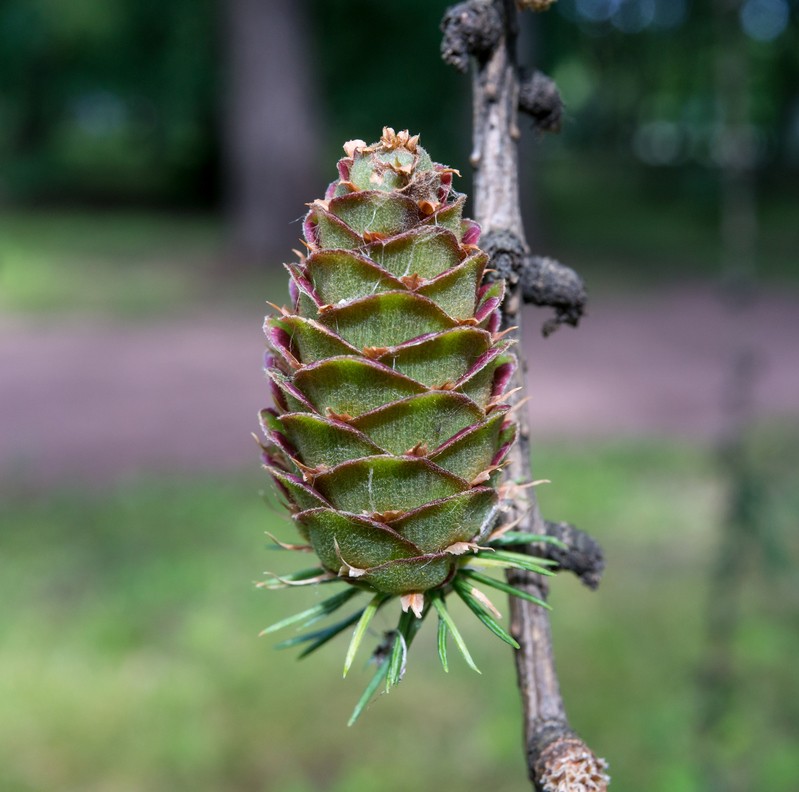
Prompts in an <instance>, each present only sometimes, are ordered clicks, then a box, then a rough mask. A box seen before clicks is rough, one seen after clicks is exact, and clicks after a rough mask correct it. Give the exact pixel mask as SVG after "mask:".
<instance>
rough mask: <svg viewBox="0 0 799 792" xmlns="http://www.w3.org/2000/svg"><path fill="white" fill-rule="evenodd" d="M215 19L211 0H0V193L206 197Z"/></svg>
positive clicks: (211, 186)
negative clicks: (0, 174)
mask: <svg viewBox="0 0 799 792" xmlns="http://www.w3.org/2000/svg"><path fill="white" fill-rule="evenodd" d="M215 23H216V4H215V3H214V2H213V0H168V1H167V2H163V0H72V1H71V2H69V3H63V2H60V1H59V0H5V2H4V3H3V4H2V6H0V117H2V119H3V123H2V125H0V129H2V132H0V161H2V162H3V163H4V167H3V182H2V188H3V192H4V193H5V194H6V195H5V197H6V198H9V197H10V198H13V199H15V200H33V199H38V200H42V199H45V200H64V199H66V198H71V199H73V200H74V199H78V200H84V201H85V200H100V199H106V200H107V199H109V198H112V199H114V200H115V201H116V202H131V201H135V202H141V201H150V202H152V201H154V200H160V201H163V200H170V201H172V202H178V203H181V204H184V205H196V204H197V203H207V201H208V199H209V197H210V196H212V195H214V194H215V192H216V190H217V189H218V186H217V184H216V175H215V171H216V168H215V167H214V163H215V161H216V157H217V141H216V139H215V121H214V118H215V115H216V103H217V97H218V91H219V85H218V82H219V80H218V77H217V73H218V64H219V62H220V58H219V52H218V49H217V39H216V32H215ZM209 166H210V167H209Z"/></svg>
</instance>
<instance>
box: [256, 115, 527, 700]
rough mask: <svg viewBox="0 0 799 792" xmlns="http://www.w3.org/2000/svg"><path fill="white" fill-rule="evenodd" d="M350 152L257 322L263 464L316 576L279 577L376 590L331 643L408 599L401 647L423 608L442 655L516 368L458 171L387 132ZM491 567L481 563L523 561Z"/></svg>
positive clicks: (488, 499)
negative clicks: (279, 297) (263, 345)
mask: <svg viewBox="0 0 799 792" xmlns="http://www.w3.org/2000/svg"><path fill="white" fill-rule="evenodd" d="M344 150H345V152H346V155H347V156H346V157H344V158H343V159H341V160H340V161H339V163H338V172H339V178H338V180H337V181H334V182H333V183H332V184H331V185H330V187H329V188H328V190H327V193H326V195H325V198H324V200H317V201H314V202H313V203H312V204H310V211H309V212H308V214H307V216H306V218H305V222H304V235H305V242H306V247H307V248H308V255H307V256H301V258H300V261H299V262H298V263H295V264H290V265H287V269H288V271H289V274H290V295H291V303H292V305H291V308H290V309H280V311H279V315H276V316H274V317H270V318H268V319H267V320H266V323H265V331H266V335H267V339H268V344H269V347H270V354H269V356H268V358H267V369H266V370H267V374H268V377H269V379H270V381H271V387H272V396H273V401H274V405H275V406H274V408H273V409H268V410H264V411H263V412H262V413H261V424H262V428H263V431H264V433H265V436H266V442H265V443H264V446H263V448H264V458H265V461H266V466H267V469H268V470H269V472H270V473H271V475H272V477H273V478H274V480H275V482H276V483H277V486H278V489H279V490H280V492H281V493H282V495H283V496H284V497H285V500H286V501H287V504H288V508H289V510H290V511H291V513H292V517H293V520H294V522H295V524H296V526H297V529H298V531H299V533H300V534H301V535H302V537H303V538H304V540H305V541H306V542H307V543H308V545H309V547H308V548H306V549H311V548H312V550H313V552H314V553H315V554H316V556H317V557H318V559H319V561H320V564H321V567H320V568H319V569H318V570H315V571H311V572H309V573H308V574H307V575H299V576H295V579H293V580H286V579H277V580H278V582H280V581H282V582H285V583H295V584H299V583H305V582H326V581H329V580H331V579H338V580H341V581H343V582H346V583H350V584H352V585H353V586H354V587H355V588H356V590H359V591H366V592H370V593H371V594H372V597H373V599H372V604H371V606H370V607H371V609H370V607H367V608H365V609H364V610H363V611H361V612H359V613H358V614H356V615H353V616H352V617H351V618H350V619H349V620H346V623H342V624H343V625H344V627H340V629H339V630H338V631H339V632H340V631H341V630H342V629H344V628H345V627H347V626H349V625H351V624H353V623H355V621H356V617H357V618H358V619H360V621H359V628H363V629H362V630H361V634H362V632H363V630H365V624H363V622H364V620H367V621H368V618H371V615H373V612H374V611H375V610H377V608H379V607H381V606H382V605H383V604H384V603H385V602H387V601H388V600H389V599H390V598H391V597H395V596H398V597H400V598H401V604H402V609H403V611H405V612H406V614H405V616H404V617H403V618H404V621H403V620H401V622H400V628H399V630H400V632H402V633H403V636H404V639H405V640H404V641H403V644H404V645H405V647H406V648H407V644H408V643H409V642H410V638H411V637H412V635H413V633H414V632H415V629H416V626H414V625H413V624H412V621H413V622H415V621H416V619H412V614H415V615H416V616H418V617H422V616H423V615H425V614H426V613H427V611H428V610H429V607H430V605H431V604H432V605H434V606H435V608H436V610H437V611H438V613H439V617H440V618H441V619H443V620H444V622H443V623H444V625H445V626H444V627H443V628H440V629H443V632H444V642H445V639H446V632H447V629H453V628H454V625H451V620H450V619H449V617H448V615H447V614H446V610H445V605H444V599H443V597H444V595H446V594H447V593H448V592H450V591H452V590H455V591H457V592H458V593H459V594H461V596H462V597H464V596H465V597H467V598H468V597H474V596H475V590H474V588H473V587H472V586H471V584H470V583H469V584H467V583H466V580H467V578H468V576H470V575H473V574H474V573H473V572H471V570H470V569H469V568H468V563H467V559H472V560H474V559H475V555H478V556H479V555H480V554H481V552H482V550H481V544H483V543H485V542H486V541H487V540H488V539H489V535H490V534H491V533H492V530H493V529H494V527H495V526H494V523H495V521H496V516H497V512H498V507H499V494H498V492H497V489H496V487H497V485H498V483H499V477H500V475H501V470H500V466H501V464H502V461H503V459H504V458H505V456H506V454H507V452H508V449H509V448H510V446H511V444H512V443H513V440H514V436H515V425H514V424H513V423H512V421H511V420H510V417H509V409H510V408H509V407H508V405H507V404H503V394H504V392H505V388H506V385H507V383H508V382H509V380H510V377H511V374H512V372H513V369H514V367H515V356H514V355H513V354H512V352H510V351H509V346H510V343H509V342H508V341H504V340H502V334H500V333H499V332H498V330H499V322H500V315H499V305H500V302H501V300H502V296H503V284H502V282H494V283H490V284H483V283H482V280H483V274H484V270H485V267H486V264H487V256H486V254H485V253H483V252H482V251H480V250H479V248H478V247H477V246H476V243H477V240H478V236H479V227H478V226H477V224H476V223H474V222H473V221H470V220H465V219H463V218H462V208H463V204H464V201H465V196H463V195H460V194H458V193H456V192H454V191H453V190H452V186H451V185H452V176H453V173H455V171H453V170H452V169H450V168H447V167H444V166H442V165H438V164H436V163H434V162H432V160H431V159H430V157H429V155H428V154H427V152H426V151H425V150H424V149H423V148H421V147H420V146H419V145H418V136H416V137H411V136H409V134H408V133H407V132H400V133H399V134H396V133H395V132H394V131H393V130H392V129H388V128H387V129H384V130H383V136H382V137H381V139H380V140H379V141H378V142H377V143H374V144H373V145H371V146H367V145H366V144H365V143H364V142H363V141H360V140H355V141H350V142H349V143H347V144H345V146H344ZM486 555H487V554H486ZM497 555H500V556H501V555H503V554H502V553H499V554H496V553H495V554H493V556H494V557H493V558H492V559H488V561H496V563H495V565H496V566H508V565H515V564H514V563H511V561H512V559H511V560H510V561H507V562H506V563H504V564H502V563H499V561H501V559H497V558H496V556H497ZM505 555H508V556H512V555H515V554H512V553H510V554H508V553H506V554H505ZM532 560H535V559H532ZM479 577H480V578H483V577H485V576H482V575H479ZM265 585H266V586H267V587H275V585H272V584H265ZM489 585H491V584H489ZM505 585H506V584H505ZM495 587H501V586H500V585H497V586H495ZM502 590H507V588H503V589H502ZM476 597H477V600H478V602H477V603H471V604H470V602H469V601H468V600H467V604H469V605H470V607H472V606H473V605H474V607H472V610H475V608H476V607H477V608H480V612H478V610H475V613H477V615H478V616H481V613H482V614H483V615H485V614H489V618H490V620H491V621H492V622H493V621H494V619H493V616H490V612H489V609H488V608H486V607H484V606H483V605H482V603H483V602H485V603H487V600H486V598H485V596H484V595H482V594H481V593H480V592H476ZM332 599H335V597H334V598H332ZM345 599H346V598H345ZM336 602H338V601H336ZM323 604H324V603H323ZM334 604H335V603H334ZM488 606H489V608H490V603H489V604H488ZM329 607H330V608H333V604H331V605H330V606H329ZM336 607H338V605H337V604H336ZM333 609H335V608H333ZM326 612H327V611H326ZM330 612H332V610H331V611H330ZM364 614H366V615H364ZM317 615H319V614H317ZM301 616H302V615H301ZM309 618H310V617H309ZM314 618H315V617H314ZM409 619H411V620H412V621H409ZM300 620H301V618H300V617H297V618H296V619H295V620H292V619H290V620H284V621H283V622H281V623H280V624H279V625H275V626H274V628H275V629H276V628H277V627H279V626H284V625H285V624H288V623H295V621H300ZM482 620H483V621H484V622H486V619H482ZM486 623H487V624H488V622H486ZM336 626H338V625H336ZM488 626H490V627H491V628H492V629H493V626H491V625H490V624H489V625H488ZM496 626H497V627H498V628H499V630H501V631H502V632H504V630H503V628H501V627H499V625H496ZM271 629H272V628H270V630H271ZM494 631H495V632H496V630H494ZM324 633H325V631H318V632H317V633H312V634H310V635H309V636H306V637H301V638H300V639H294V640H293V641H289V642H286V643H287V644H288V643H299V642H300V641H301V640H306V639H307V640H319V637H320V636H321V637H322V638H324V639H325V640H327V637H328V636H326V635H325V634H324ZM358 633H359V630H358V628H356V637H357V636H358ZM334 634H335V633H334ZM497 634H500V633H497ZM329 637H332V636H329ZM453 637H455V638H456V641H458V645H459V647H460V645H461V642H460V640H459V639H460V636H459V635H458V636H457V637H456V636H455V635H454V634H453ZM354 640H355V639H354ZM359 640H360V637H357V641H359ZM511 641H512V639H511ZM312 646H313V644H312ZM440 648H441V647H440ZM403 651H404V649H403ZM445 651H446V648H445V647H444V652H445ZM462 651H463V650H462ZM351 654H352V647H351V652H350V655H351ZM349 659H351V658H349ZM403 659H404V657H403ZM467 659H469V660H470V658H468V653H467ZM442 662H444V663H445V664H446V660H445V655H444V656H442ZM384 665H385V663H384ZM387 672H388V675H389V684H391V683H392V681H398V679H399V672H397V674H395V675H394V676H395V677H396V678H395V679H392V673H391V669H390V668H389V669H387Z"/></svg>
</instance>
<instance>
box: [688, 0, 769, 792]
mask: <svg viewBox="0 0 799 792" xmlns="http://www.w3.org/2000/svg"><path fill="white" fill-rule="evenodd" d="M741 4H742V0H716V2H715V3H714V6H713V8H714V12H715V20H714V21H715V25H716V37H717V41H716V56H715V60H716V64H715V65H716V100H717V107H718V114H719V118H718V143H717V145H718V151H717V160H718V162H719V165H720V172H719V176H720V182H721V184H720V186H721V190H720V229H719V230H720V242H721V254H722V276H723V281H724V286H725V291H726V295H725V296H726V297H727V301H728V314H729V324H730V335H729V342H730V364H729V374H728V377H727V382H726V384H725V391H724V394H723V396H724V404H723V409H724V413H725V424H726V426H725V430H724V436H723V437H722V438H721V443H720V447H719V459H720V463H721V467H722V471H723V474H724V476H725V478H726V485H727V503H726V514H725V516H724V522H723V525H722V532H721V535H720V537H719V546H718V550H717V558H716V561H715V565H714V569H713V573H712V575H711V578H710V592H709V593H710V601H709V606H708V614H707V615H708V647H707V650H706V656H705V659H704V668H703V674H702V680H703V683H704V684H703V696H702V699H701V717H700V742H699V747H700V750H701V752H702V770H703V774H704V779H703V780H704V788H705V789H706V790H707V792H743V790H746V789H751V788H752V784H753V783H754V780H753V779H752V778H751V777H750V776H749V775H748V772H749V768H746V767H745V766H744V763H743V762H742V760H741V759H740V758H738V760H737V761H731V757H730V754H729V751H728V750H727V747H726V743H727V739H726V735H725V723H726V722H727V721H728V719H729V716H730V713H731V712H732V711H734V709H735V706H736V690H737V688H738V687H739V686H740V684H741V679H740V677H739V671H738V669H737V668H736V659H737V658H736V652H735V641H736V636H737V634H738V630H739V627H740V623H741V618H742V608H741V604H742V589H743V585H744V581H745V578H746V573H747V571H748V570H749V568H750V563H751V560H752V558H753V556H756V555H757V551H758V541H759V540H758V527H759V526H758V524H759V510H760V505H761V504H760V499H761V494H760V484H759V481H758V476H757V473H756V471H755V470H754V469H753V467H752V462H751V460H750V458H749V457H750V454H749V449H748V445H749V432H750V429H751V426H752V424H753V421H754V417H755V415H754V391H755V384H756V383H755V380H756V376H757V365H756V364H757V361H756V359H755V353H754V351H753V349H752V345H751V342H750V340H749V338H748V325H749V322H747V321H746V320H747V315H748V311H749V310H750V309H751V307H752V305H753V303H754V301H755V267H756V258H757V252H756V249H757V236H758V221H757V196H756V191H755V166H756V161H755V156H754V154H755V152H754V142H753V139H752V127H751V102H752V96H751V93H752V73H751V71H752V70H751V63H750V59H749V56H748V49H747V46H746V45H747V41H746V36H745V34H744V33H743V31H742V30H741V27H740V23H739V11H740V7H741Z"/></svg>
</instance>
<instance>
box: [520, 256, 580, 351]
mask: <svg viewBox="0 0 799 792" xmlns="http://www.w3.org/2000/svg"><path fill="white" fill-rule="evenodd" d="M521 287H522V297H523V299H524V301H525V302H526V303H532V304H533V305H539V306H546V307H550V308H554V309H555V316H554V317H553V318H552V319H548V320H547V321H546V322H545V323H544V326H543V327H542V333H543V334H544V336H545V337H546V336H548V335H550V334H552V333H553V332H554V331H555V330H557V329H558V327H560V325H562V324H567V325H571V326H572V327H577V325H578V324H579V322H580V319H582V317H583V316H584V315H585V304H586V302H587V299H588V298H587V295H586V292H585V285H584V284H583V281H582V278H580V276H579V275H578V274H577V273H576V272H575V271H574V270H573V269H571V268H570V267H567V266H565V265H563V264H561V263H560V262H559V261H556V260H555V259H553V258H547V257H544V256H531V257H529V258H528V259H527V261H526V262H525V266H524V268H523V270H522V275H521Z"/></svg>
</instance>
